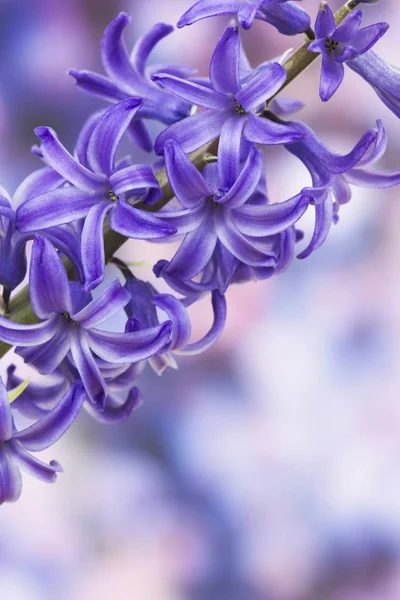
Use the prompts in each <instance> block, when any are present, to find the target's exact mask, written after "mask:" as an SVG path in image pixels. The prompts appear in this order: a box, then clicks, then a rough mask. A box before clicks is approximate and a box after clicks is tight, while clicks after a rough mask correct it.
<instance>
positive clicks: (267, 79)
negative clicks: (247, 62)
mask: <svg viewBox="0 0 400 600" xmlns="http://www.w3.org/2000/svg"><path fill="white" fill-rule="evenodd" d="M285 81H286V71H285V69H284V68H283V67H282V65H280V64H279V63H272V64H271V66H270V67H268V68H266V69H263V70H262V71H259V72H258V73H257V74H256V75H255V76H254V77H252V78H251V79H250V80H249V81H248V82H247V83H246V84H245V85H243V86H242V87H241V89H240V90H239V91H238V92H237V93H236V94H235V99H236V102H238V103H239V104H241V105H242V106H243V108H244V109H245V110H246V111H247V112H248V111H250V110H251V109H256V108H257V107H258V106H260V105H261V104H262V103H264V102H266V100H268V99H269V98H271V96H273V95H274V94H275V93H276V92H277V91H278V90H280V88H281V87H282V85H283V84H284V83H285Z"/></svg>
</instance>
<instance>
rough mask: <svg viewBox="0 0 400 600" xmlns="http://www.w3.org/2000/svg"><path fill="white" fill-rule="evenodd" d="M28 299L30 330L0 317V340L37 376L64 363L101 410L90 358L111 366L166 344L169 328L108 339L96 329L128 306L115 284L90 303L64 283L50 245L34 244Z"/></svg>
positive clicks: (101, 388) (97, 375) (101, 391)
mask: <svg viewBox="0 0 400 600" xmlns="http://www.w3.org/2000/svg"><path fill="white" fill-rule="evenodd" d="M30 296H31V304H32V308H33V311H34V313H35V314H36V316H37V317H38V319H42V322H40V323H38V324H36V325H21V324H18V323H13V322H12V321H9V320H8V319H6V318H4V317H2V316H0V339H1V340H2V341H4V342H6V343H9V344H12V345H17V346H18V347H17V352H18V353H19V354H20V355H21V356H23V358H24V359H25V361H26V362H29V363H32V364H33V365H34V366H35V367H36V368H37V369H38V371H39V372H40V373H42V374H47V373H52V372H53V371H55V370H56V369H57V367H58V366H59V365H60V364H61V362H62V361H63V360H64V359H65V358H66V357H67V358H68V360H71V362H72V363H73V365H74V366H75V368H76V370H77V371H78V373H79V376H80V379H81V380H82V383H83V385H84V387H85V390H86V393H87V395H88V397H89V399H90V401H91V402H92V403H94V404H96V405H97V406H98V407H99V408H100V409H101V408H103V407H104V405H105V399H106V397H107V385H106V382H105V379H104V377H103V374H102V372H101V370H100V367H99V365H98V363H97V362H96V357H98V358H99V359H100V360H103V361H106V362H108V363H111V364H114V365H115V364H119V365H129V364H130V363H133V362H137V361H140V360H144V359H146V358H148V357H149V356H151V355H152V354H155V353H156V352H158V351H159V350H160V349H161V348H162V347H164V346H165V344H167V343H168V341H169V338H170V333H171V323H170V322H165V323H163V324H162V325H160V326H157V327H153V328H150V329H143V330H141V331H138V332H132V333H131V332H128V333H111V332H108V331H104V330H102V329H101V328H99V327H101V325H102V324H103V323H104V322H105V321H107V320H108V319H109V318H110V317H112V316H113V315H115V314H116V313H117V312H118V311H120V310H121V309H122V308H123V307H124V306H125V305H126V304H127V303H128V302H129V301H130V295H129V293H128V292H127V291H126V290H125V289H124V288H123V287H122V286H121V283H120V282H119V281H118V280H116V281H114V282H113V283H112V284H110V285H109V286H108V287H107V288H106V289H105V290H104V291H103V292H102V293H101V294H100V296H98V297H97V298H96V299H92V298H91V295H90V294H89V293H88V292H84V291H83V290H82V287H81V286H80V285H79V284H77V283H74V282H72V283H70V282H69V281H68V278H67V274H66V271H65V268H64V265H63V264H62V261H61V259H60V257H59V255H58V254H57V252H56V250H55V249H54V247H53V246H52V244H51V243H50V242H49V241H48V240H46V239H45V238H42V237H40V236H38V237H36V238H35V241H34V243H33V247H32V258H31V265H30Z"/></svg>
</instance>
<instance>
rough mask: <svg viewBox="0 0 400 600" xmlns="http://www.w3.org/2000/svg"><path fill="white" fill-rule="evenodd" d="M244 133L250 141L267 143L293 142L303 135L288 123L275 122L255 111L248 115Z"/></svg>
mask: <svg viewBox="0 0 400 600" xmlns="http://www.w3.org/2000/svg"><path fill="white" fill-rule="evenodd" d="M243 135H244V137H245V138H246V139H247V140H248V141H249V142H253V143H255V144H267V145H276V144H292V143H293V142H296V141H298V140H300V139H302V137H303V135H302V134H300V133H299V132H298V131H296V129H294V128H293V127H291V126H290V125H288V124H286V123H275V121H271V120H270V119H263V118H261V117H259V116H257V115H255V114H253V113H249V114H248V115H247V119H246V123H245V126H244V129H243Z"/></svg>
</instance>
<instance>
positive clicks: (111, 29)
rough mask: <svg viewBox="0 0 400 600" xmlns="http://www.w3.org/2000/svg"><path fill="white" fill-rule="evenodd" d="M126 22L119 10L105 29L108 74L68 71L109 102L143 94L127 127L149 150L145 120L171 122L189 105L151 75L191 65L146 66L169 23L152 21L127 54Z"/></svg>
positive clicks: (104, 54)
mask: <svg viewBox="0 0 400 600" xmlns="http://www.w3.org/2000/svg"><path fill="white" fill-rule="evenodd" d="M129 22H130V17H129V16H128V15H127V14H125V13H120V14H119V15H118V17H116V18H115V19H114V20H113V21H112V22H111V23H110V25H109V26H108V27H107V28H106V30H105V32H104V35H103V39H102V43H101V58H102V62H103V66H104V70H105V72H106V73H107V76H104V75H99V74H98V73H93V72H91V71H85V70H76V69H71V70H70V71H69V73H70V75H72V77H74V79H75V81H76V84H77V85H78V87H79V88H81V89H82V90H84V91H86V92H89V93H91V94H95V95H96V96H100V97H101V98H104V99H105V100H108V101H110V102H113V103H114V102H120V101H121V100H124V99H126V98H129V97H131V96H140V97H142V98H144V101H143V104H142V105H141V107H140V108H139V110H138V112H137V113H136V114H135V115H134V116H133V120H132V121H131V123H130V124H129V126H128V129H127V131H128V133H129V135H130V136H131V138H132V139H133V141H134V142H135V143H136V144H137V145H138V146H139V147H140V148H142V149H143V150H146V151H148V152H151V151H152V149H153V142H152V140H151V137H150V134H149V132H148V131H147V128H146V126H145V123H144V120H145V119H155V120H157V121H161V122H162V123H164V124H165V125H170V124H171V123H175V122H176V121H180V120H181V119H183V118H184V117H187V116H188V115H189V113H190V109H191V106H190V104H188V103H187V102H184V101H182V100H180V99H178V98H176V97H175V96H173V95H172V94H170V93H168V92H166V91H165V90H162V89H160V87H159V86H157V84H155V83H153V82H152V81H151V75H153V74H154V73H156V72H157V71H158V70H162V71H163V72H166V73H172V74H174V75H178V76H182V77H187V76H188V75H190V74H192V72H193V69H189V68H188V67H184V66H179V65H156V66H155V67H153V68H148V67H146V63H147V61H148V58H149V55H150V53H151V52H152V50H153V49H154V47H155V46H156V45H157V44H158V42H159V41H161V40H162V39H163V38H165V37H166V36H167V35H169V34H170V33H171V32H172V31H173V30H174V28H173V27H172V26H171V25H167V24H165V23H158V24H157V25H154V27H152V28H151V30H150V31H149V32H148V33H147V34H145V35H144V36H143V37H141V38H140V39H139V40H138V41H137V42H136V44H135V45H134V47H133V50H132V53H131V55H130V56H129V55H128V52H127V49H126V46H125V42H124V38H123V34H124V29H125V27H126V26H127V25H128V24H129Z"/></svg>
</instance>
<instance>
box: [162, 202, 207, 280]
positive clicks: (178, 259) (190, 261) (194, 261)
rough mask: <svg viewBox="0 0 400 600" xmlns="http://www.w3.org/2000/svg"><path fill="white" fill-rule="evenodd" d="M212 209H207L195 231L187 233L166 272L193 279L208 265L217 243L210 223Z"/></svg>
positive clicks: (181, 277)
mask: <svg viewBox="0 0 400 600" xmlns="http://www.w3.org/2000/svg"><path fill="white" fill-rule="evenodd" d="M212 211H213V207H212V205H211V202H210V206H209V207H207V213H206V216H205V218H204V219H203V221H202V223H201V224H200V225H199V226H198V228H197V229H195V230H194V231H191V232H190V233H188V234H187V235H186V236H185V238H184V240H183V241H182V243H181V245H180V246H179V248H178V251H177V252H176V254H175V256H174V257H173V259H172V260H171V262H170V263H169V266H168V268H167V272H168V273H169V274H171V275H174V276H179V278H180V279H191V278H192V277H195V276H196V275H197V274H198V273H200V271H202V269H204V267H205V266H206V264H207V263H208V261H209V260H210V258H211V256H212V253H213V252H214V248H215V245H216V243H217V235H216V233H215V228H214V224H213V221H212V218H213V217H212Z"/></svg>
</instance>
